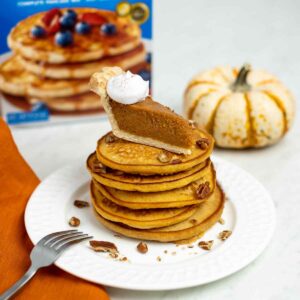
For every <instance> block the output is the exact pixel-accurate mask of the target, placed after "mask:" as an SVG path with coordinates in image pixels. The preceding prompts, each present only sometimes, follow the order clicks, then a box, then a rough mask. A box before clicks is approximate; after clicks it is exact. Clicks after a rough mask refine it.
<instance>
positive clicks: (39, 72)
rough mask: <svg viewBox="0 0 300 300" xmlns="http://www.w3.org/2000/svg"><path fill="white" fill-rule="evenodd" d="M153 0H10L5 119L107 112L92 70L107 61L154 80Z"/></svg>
mask: <svg viewBox="0 0 300 300" xmlns="http://www.w3.org/2000/svg"><path fill="white" fill-rule="evenodd" d="M6 1H7V0H6ZM26 3H27V4H26ZM151 4H152V3H151V0H147V1H142V2H137V1H126V2H125V1H124V2H123V1H122V2H120V1H119V0H118V1H101V2H94V3H93V7H88V6H89V5H90V4H89V1H85V0H82V1H78V2H77V5H78V6H82V7H74V6H73V7H71V6H72V5H69V4H68V5H69V6H68V7H62V5H59V4H58V6H57V7H54V6H53V5H48V4H41V5H32V6H31V5H28V1H25V0H24V1H18V3H15V2H8V1H7V5H6V6H7V10H5V11H3V10H2V11H1V12H0V14H1V15H3V16H1V19H2V20H4V27H5V28H4V30H3V32H4V35H3V38H1V40H0V53H2V55H1V56H0V91H1V96H0V97H1V112H2V115H3V117H4V118H5V119H6V121H7V123H8V124H10V125H19V124H41V123H49V122H50V123H59V122H65V121H77V120H86V119H93V118H99V116H103V115H104V114H105V113H104V110H103V107H102V104H101V101H100V100H99V97H97V96H96V95H95V94H94V93H92V92H90V91H89V87H88V81H89V78H90V77H91V75H92V74H93V73H95V72H98V71H99V70H101V69H102V68H103V67H111V66H119V67H121V68H122V69H124V70H129V71H131V72H132V73H137V74H139V75H141V76H142V77H143V79H144V80H149V81H150V80H151V35H152V12H151V8H152V5H151ZM8 10H10V11H11V12H12V13H9V12H8ZM13 12H14V13H13ZM16 12H17V13H16ZM4 14H5V16H4ZM6 32H7V34H5V33H6ZM6 37H7V39H6Z"/></svg>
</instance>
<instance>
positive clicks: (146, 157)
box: [96, 129, 214, 180]
mask: <svg viewBox="0 0 300 300" xmlns="http://www.w3.org/2000/svg"><path fill="white" fill-rule="evenodd" d="M195 130H197V133H198V138H199V139H200V138H206V139H208V140H209V147H208V148H207V149H205V150H202V149H200V148H199V147H197V146H196V145H195V146H194V147H193V148H192V153H191V154H190V155H184V154H175V153H172V152H168V151H165V150H162V149H159V148H155V147H151V146H146V145H142V144H137V143H133V142H129V141H126V140H123V139H114V141H113V142H107V136H108V135H111V134H112V133H111V132H110V133H108V134H106V135H105V136H103V137H102V138H101V139H100V140H99V141H98V145H97V149H96V154H97V158H98V160H99V161H100V162H101V163H102V164H104V165H105V166H108V167H110V168H112V169H115V170H120V171H123V172H126V173H133V174H145V175H153V174H160V175H162V174H173V173H178V172H182V171H186V170H188V169H190V168H192V167H194V166H196V165H199V164H200V163H202V162H204V161H205V160H206V159H207V158H208V157H209V156H210V154H211V152H212V150H213V144H214V143H213V138H212V137H211V136H210V135H209V134H207V133H205V132H204V131H201V130H200V129H195ZM195 143H196V141H195ZM162 153H163V154H165V155H166V156H169V157H170V161H168V162H161V161H160V160H159V157H160V155H161V154H162ZM195 180H196V179H195Z"/></svg>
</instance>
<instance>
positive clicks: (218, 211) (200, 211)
mask: <svg viewBox="0 0 300 300" xmlns="http://www.w3.org/2000/svg"><path fill="white" fill-rule="evenodd" d="M92 197H93V196H92ZM223 207H224V194H223V192H222V190H221V188H220V187H219V186H217V188H216V189H215V191H214V193H213V194H212V195H211V196H210V197H209V198H208V199H207V200H206V201H204V202H203V203H202V204H200V205H199V206H198V208H197V210H196V212H195V213H194V214H193V215H192V216H191V217H189V218H188V219H187V220H185V221H183V222H180V223H177V224H175V225H171V226H166V227H163V228H159V229H148V230H142V229H135V228H132V227H129V226H126V225H123V224H121V223H115V222H111V221H109V220H107V219H105V218H104V217H102V216H101V215H99V214H98V213H97V212H96V216H97V218H98V220H99V221H100V222H101V223H102V224H103V225H104V226H105V227H106V228H108V229H110V230H112V231H114V232H116V233H118V234H121V235H124V236H127V237H131V238H135V239H143V240H152V241H159V242H176V241H179V242H180V243H184V242H185V241H186V242H189V241H190V240H191V239H192V238H194V237H199V236H201V235H202V234H203V233H204V232H205V231H207V230H208V229H209V228H210V227H212V226H213V225H214V224H215V223H216V222H217V221H218V220H219V219H220V217H221V215H222V212H223Z"/></svg>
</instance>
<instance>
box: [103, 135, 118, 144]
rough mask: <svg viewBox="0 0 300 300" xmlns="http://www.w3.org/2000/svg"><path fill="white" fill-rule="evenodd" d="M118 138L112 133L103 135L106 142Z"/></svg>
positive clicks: (108, 142)
mask: <svg viewBox="0 0 300 300" xmlns="http://www.w3.org/2000/svg"><path fill="white" fill-rule="evenodd" d="M117 139H118V138H117V137H116V136H115V135H113V134H108V135H107V136H106V137H105V143H106V144H111V143H113V142H115V141H116V140H117Z"/></svg>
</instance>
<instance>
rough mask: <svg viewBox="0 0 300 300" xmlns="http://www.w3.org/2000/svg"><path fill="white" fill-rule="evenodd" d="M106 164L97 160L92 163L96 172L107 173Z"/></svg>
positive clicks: (93, 170)
mask: <svg viewBox="0 0 300 300" xmlns="http://www.w3.org/2000/svg"><path fill="white" fill-rule="evenodd" d="M106 171H107V170H106V166H104V165H102V164H101V163H100V162H99V161H97V162H96V161H95V162H93V164H92V172H94V173H104V174H105V173H106Z"/></svg>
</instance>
